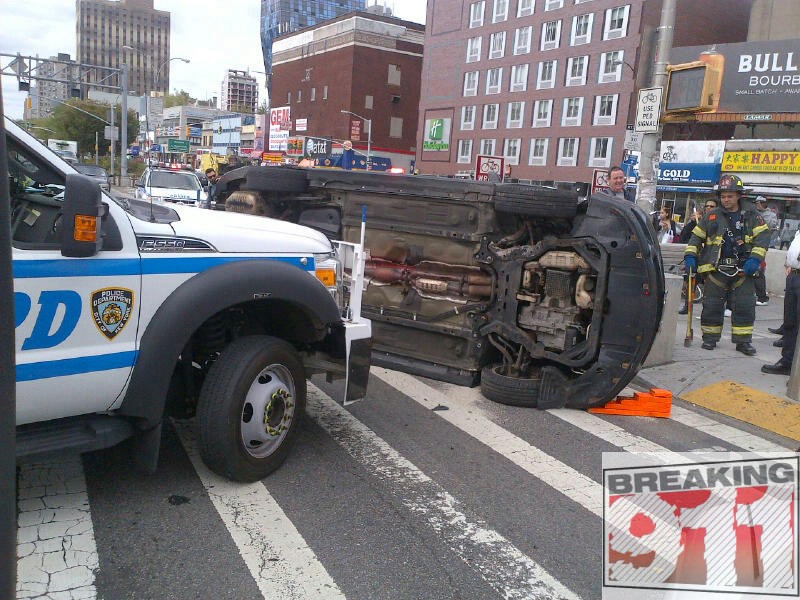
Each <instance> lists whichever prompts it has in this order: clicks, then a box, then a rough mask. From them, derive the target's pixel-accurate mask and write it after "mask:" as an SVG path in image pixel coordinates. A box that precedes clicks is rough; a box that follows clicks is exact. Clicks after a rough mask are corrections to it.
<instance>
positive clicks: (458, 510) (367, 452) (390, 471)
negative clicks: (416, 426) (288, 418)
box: [306, 384, 579, 600]
mask: <svg viewBox="0 0 800 600" xmlns="http://www.w3.org/2000/svg"><path fill="white" fill-rule="evenodd" d="M306 412H307V413H308V414H309V415H310V416H311V417H312V418H313V419H314V420H315V421H316V422H317V423H318V424H319V425H320V426H321V427H322V428H323V429H325V431H327V432H328V434H329V435H330V436H331V437H332V438H333V439H334V440H335V441H336V442H337V443H338V444H339V445H341V446H342V447H343V448H344V449H345V450H346V451H347V453H348V454H350V456H352V457H353V458H355V459H356V460H358V461H359V462H361V463H362V464H363V465H364V466H366V467H368V468H369V470H370V471H371V472H373V473H374V474H375V475H376V476H377V477H379V478H380V479H381V480H382V481H383V482H384V483H385V484H387V485H388V486H389V487H391V488H392V489H393V491H394V493H395V494H396V496H398V497H399V498H400V501H401V502H402V503H403V505H404V506H405V507H406V508H408V509H409V510H410V511H412V512H413V513H415V514H417V515H419V516H420V517H422V519H423V520H424V521H425V522H427V523H428V524H429V525H430V526H431V527H432V528H433V529H434V531H435V532H436V533H437V534H438V535H440V536H441V538H442V539H443V540H444V541H445V543H447V544H448V546H449V547H450V550H451V551H452V552H454V553H455V554H456V555H457V556H458V557H459V558H461V560H463V561H464V562H465V563H466V564H467V565H469V566H470V567H471V568H473V569H474V570H475V571H476V572H477V573H478V574H479V575H480V577H481V578H482V579H483V580H484V581H486V583H487V584H489V585H490V586H491V587H492V588H493V589H494V590H496V591H497V593H498V594H500V595H501V596H502V597H503V598H507V599H509V600H523V599H527V600H533V599H541V600H550V599H554V598H563V599H577V598H579V597H578V596H577V595H575V594H574V593H573V592H572V591H570V590H569V589H568V588H567V587H566V586H565V585H564V584H562V583H561V582H560V581H559V580H557V579H556V578H555V577H553V576H552V575H551V574H550V573H548V572H547V571H546V570H545V569H544V568H542V567H541V566H540V565H539V564H538V563H537V562H535V561H534V560H532V559H531V558H530V557H528V556H526V555H525V554H524V553H522V552H521V551H520V550H519V549H518V548H516V546H514V545H513V544H512V543H511V542H510V541H508V540H507V539H506V538H504V537H503V536H502V535H500V534H499V533H497V532H496V531H494V530H492V529H489V528H487V527H486V526H485V525H484V524H483V523H481V522H479V521H475V520H474V519H472V518H471V517H470V516H468V515H467V514H465V512H464V510H463V508H462V506H461V503H460V502H459V501H458V500H457V499H456V498H454V497H453V496H452V495H451V494H449V493H448V492H447V491H446V490H445V489H444V488H442V487H441V486H440V485H439V484H437V483H436V482H435V481H433V480H432V479H431V478H430V477H428V476H427V475H426V474H425V473H424V472H422V471H421V470H420V469H419V468H417V466H416V465H414V464H413V463H412V462H410V461H409V460H407V459H405V458H403V457H402V456H401V455H400V454H399V453H398V452H397V451H396V450H395V449H394V448H392V447H391V446H389V444H387V443H386V441H384V440H383V439H382V438H381V437H379V436H378V435H377V434H375V432H373V431H372V430H370V429H369V428H368V427H367V426H366V425H364V424H363V423H361V422H360V421H359V420H358V419H356V418H355V417H354V416H352V415H351V414H350V413H349V412H347V411H346V410H345V409H344V408H342V407H341V406H339V405H338V404H337V403H336V402H334V401H333V400H331V398H330V397H328V396H327V395H326V394H325V393H324V392H322V391H321V390H319V389H318V388H317V387H315V386H314V385H311V384H309V386H308V403H307V407H306Z"/></svg>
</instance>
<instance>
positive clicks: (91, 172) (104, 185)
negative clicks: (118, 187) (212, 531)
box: [73, 163, 111, 192]
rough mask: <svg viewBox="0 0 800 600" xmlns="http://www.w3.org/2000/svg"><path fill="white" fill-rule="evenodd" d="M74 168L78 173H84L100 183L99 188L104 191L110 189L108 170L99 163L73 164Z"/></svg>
mask: <svg viewBox="0 0 800 600" xmlns="http://www.w3.org/2000/svg"><path fill="white" fill-rule="evenodd" d="M73 166H74V167H75V169H76V170H77V171H78V172H79V173H83V174H84V175H88V176H89V177H91V178H92V179H94V180H95V181H97V183H98V184H99V185H100V189H101V190H105V191H106V192H108V191H111V184H110V183H109V181H110V179H109V177H108V171H106V170H105V169H104V168H103V167H101V166H100V165H87V164H86V163H78V164H76V165H73Z"/></svg>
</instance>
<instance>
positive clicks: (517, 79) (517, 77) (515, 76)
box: [511, 63, 528, 92]
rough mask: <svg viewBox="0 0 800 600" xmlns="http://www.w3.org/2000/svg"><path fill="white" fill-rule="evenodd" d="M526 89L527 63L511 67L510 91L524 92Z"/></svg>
mask: <svg viewBox="0 0 800 600" xmlns="http://www.w3.org/2000/svg"><path fill="white" fill-rule="evenodd" d="M527 89H528V64H527V63H526V64H524V65H514V66H512V67H511V91H512V92H524V91H526V90H527Z"/></svg>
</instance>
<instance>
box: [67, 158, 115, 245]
mask: <svg viewBox="0 0 800 600" xmlns="http://www.w3.org/2000/svg"><path fill="white" fill-rule="evenodd" d="M61 212H62V222H61V228H60V229H61V255H62V256H69V257H76V258H77V257H86V256H94V255H95V254H97V253H98V252H100V250H101V249H102V248H103V236H102V233H101V223H102V218H103V217H104V216H106V215H107V214H108V206H106V205H105V204H103V194H102V192H101V191H100V186H99V185H97V182H95V181H93V180H92V179H91V178H89V177H87V176H86V175H80V174H77V173H70V174H68V175H67V180H66V187H65V188H64V204H63V208H62V210H61Z"/></svg>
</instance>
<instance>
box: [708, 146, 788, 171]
mask: <svg viewBox="0 0 800 600" xmlns="http://www.w3.org/2000/svg"><path fill="white" fill-rule="evenodd" d="M722 169H723V170H724V171H734V172H745V173H800V152H783V151H765V152H752V151H751V152H748V151H738V152H726V153H725V154H724V155H723V157H722Z"/></svg>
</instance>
